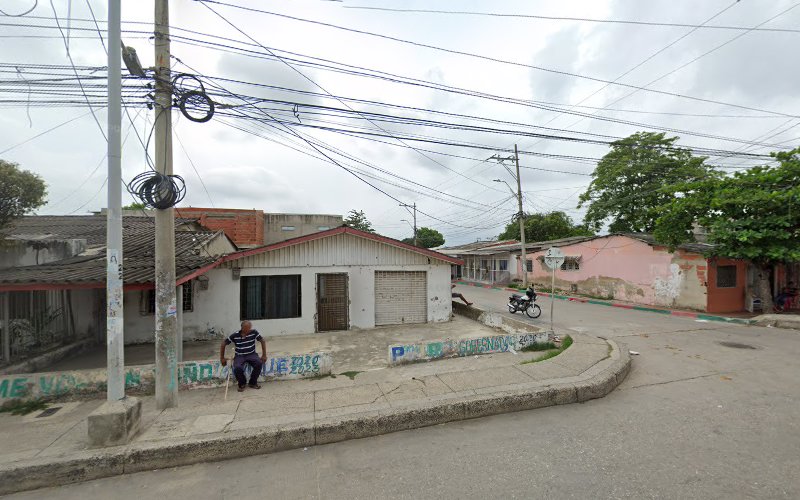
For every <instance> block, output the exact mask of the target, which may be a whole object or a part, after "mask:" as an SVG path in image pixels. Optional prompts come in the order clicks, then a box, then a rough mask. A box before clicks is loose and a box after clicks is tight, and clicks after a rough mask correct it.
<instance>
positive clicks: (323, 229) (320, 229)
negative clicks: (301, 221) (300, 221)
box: [317, 226, 331, 231]
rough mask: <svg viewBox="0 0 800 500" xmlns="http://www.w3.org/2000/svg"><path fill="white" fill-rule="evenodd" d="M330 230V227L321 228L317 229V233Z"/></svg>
mask: <svg viewBox="0 0 800 500" xmlns="http://www.w3.org/2000/svg"><path fill="white" fill-rule="evenodd" d="M330 228H331V227H330V226H319V227H318V228H317V231H327V230H328V229H330Z"/></svg>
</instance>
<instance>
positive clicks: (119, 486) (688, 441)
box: [10, 286, 800, 500]
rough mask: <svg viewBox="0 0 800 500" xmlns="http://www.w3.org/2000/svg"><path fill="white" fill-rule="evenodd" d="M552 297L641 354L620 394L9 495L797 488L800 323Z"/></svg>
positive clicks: (536, 494)
mask: <svg viewBox="0 0 800 500" xmlns="http://www.w3.org/2000/svg"><path fill="white" fill-rule="evenodd" d="M457 288H458V291H461V292H463V293H464V294H465V295H466V296H467V298H468V299H469V300H471V301H475V303H476V304H477V305H481V306H482V307H490V308H492V309H495V310H498V311H504V310H505V299H506V297H507V295H508V293H507V292H503V291H495V290H484V289H477V288H473V287H465V286H460V287H457ZM548 300H549V299H542V300H541V301H540V302H541V305H542V309H543V310H544V314H542V317H541V318H539V319H537V320H528V319H526V321H531V322H534V323H538V324H542V325H547V324H548V322H549V317H548V314H549V303H548ZM555 305H556V309H555V325H556V327H557V331H561V332H563V331H565V330H564V329H572V330H579V331H584V332H587V333H591V334H596V335H601V336H605V337H608V338H614V339H615V340H617V341H618V342H619V343H620V344H621V345H622V346H624V348H626V349H629V350H632V351H636V352H638V353H639V355H638V356H634V359H633V367H632V370H631V373H630V375H629V376H628V378H627V379H626V380H625V382H623V383H622V385H621V386H620V387H619V388H618V389H617V390H616V391H615V392H613V393H612V394H610V395H609V396H607V397H605V398H603V399H599V400H593V401H590V402H587V403H583V404H573V405H567V406H560V407H550V408H544V409H539V410H533V411H525V412H518V413H511V414H506V415H500V416H495V417H489V418H482V419H476V420H470V421H463V422H456V423H451V424H445V425H439V426H435V427H429V428H424V429H418V430H413V431H407V432H400V433H395V434H388V435H384V436H379V437H375V438H368V439H361V440H354V441H348V442H342V443H336V444H331V445H324V446H317V447H312V448H309V449H306V450H293V451H288V452H283V453H277V454H273V455H265V456H257V457H251V458H246V459H238V460H230V461H226V462H219V463H205V464H198V465H194V466H187V467H181V468H176V469H169V470H159V471H153V472H145V473H139V474H132V475H125V476H119V477H114V478H108V479H102V480H97V481H92V482H87V483H82V484H76V485H71V486H65V487H60V488H52V489H45V490H38V491H34V492H27V493H21V494H17V495H13V496H11V497H10V498H18V499H23V498H24V499H33V498H37V499H38V498H43V497H46V498H66V499H81V500H85V499H86V498H93V497H94V498H122V499H127V498H130V499H140V498H146V497H153V498H173V499H182V498H203V499H216V498H334V499H335V498H348V499H360V498H364V499H367V498H369V499H373V498H437V499H450V498H453V499H456V498H479V497H484V498H486V497H488V498H581V499H584V498H702V499H711V498H726V499H731V498H800V474H798V473H797V471H798V470H800V453H799V452H798V450H800V424H799V423H798V419H797V415H800V383H798V377H799V376H800V371H799V370H798V367H800V362H798V356H800V332H798V331H795V330H784V329H777V328H760V327H748V326H739V325H730V324H724V323H717V322H704V321H697V320H694V319H688V318H680V317H672V316H664V315H659V314H654V313H649V312H639V311H631V310H622V309H616V308H610V307H603V306H596V305H590V304H581V303H568V302H564V301H557V302H556V304H555ZM506 314H508V313H507V312H506ZM516 316H517V317H518V318H520V319H522V318H523V317H522V316H521V315H520V314H517V315H516ZM42 473H44V474H46V471H42Z"/></svg>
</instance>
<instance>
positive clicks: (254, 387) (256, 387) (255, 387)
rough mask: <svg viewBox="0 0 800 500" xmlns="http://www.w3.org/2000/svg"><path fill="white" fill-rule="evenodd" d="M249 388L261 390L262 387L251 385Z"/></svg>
mask: <svg viewBox="0 0 800 500" xmlns="http://www.w3.org/2000/svg"><path fill="white" fill-rule="evenodd" d="M248 387H249V388H251V389H261V386H260V385H258V384H249V385H248Z"/></svg>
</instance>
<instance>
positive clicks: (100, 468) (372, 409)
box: [0, 334, 630, 494]
mask: <svg viewBox="0 0 800 500" xmlns="http://www.w3.org/2000/svg"><path fill="white" fill-rule="evenodd" d="M573 338H574V340H575V342H574V344H573V345H572V346H571V347H570V348H569V349H567V350H566V351H564V352H563V353H562V354H560V355H559V356H556V357H555V358H552V359H549V360H546V361H542V362H537V363H530V364H520V363H521V362H522V361H527V360H530V359H533V358H535V357H539V356H541V354H542V353H541V352H539V353H518V354H513V353H498V354H490V355H482V356H470V357H463V358H454V359H446V360H439V361H434V362H429V363H419V364H411V365H405V366H401V367H394V368H384V369H376V370H370V371H365V372H360V373H350V376H347V375H336V376H335V378H334V377H326V378H321V379H315V380H293V381H282V382H271V383H268V384H264V385H263V388H262V389H261V390H253V389H248V390H246V391H245V392H243V393H238V392H236V389H235V384H232V389H231V390H230V392H229V393H228V396H227V400H226V399H225V390H224V388H217V389H203V390H193V391H187V392H181V393H180V399H179V401H180V402H179V404H180V406H179V407H178V408H172V409H168V410H164V411H158V410H156V409H155V401H154V398H153V397H152V396H147V397H143V398H142V399H143V416H142V429H141V431H140V433H139V434H138V436H137V437H136V438H135V440H134V441H133V442H132V443H130V444H128V445H126V446H118V447H111V448H102V449H88V448H87V444H86V442H87V438H86V434H87V431H86V417H87V416H88V415H89V413H91V412H92V411H93V410H94V409H95V408H97V407H98V406H99V405H100V404H102V401H100V400H93V401H88V402H76V403H61V404H54V405H53V407H60V408H61V409H59V410H58V411H56V412H55V413H54V414H52V415H50V416H38V415H39V414H40V413H41V412H34V413H32V414H30V415H27V416H24V417H23V416H12V415H10V414H7V413H4V414H0V441H2V443H3V447H2V449H0V494H5V493H10V492H14V491H22V490H28V489H35V488H40V487H43V486H53V485H58V484H66V483H70V482H77V481H86V480H90V479H95V478H100V477H106V476H110V475H117V474H123V473H132V472H138V471H142V470H152V469H158V468H165V467H174V466H179V465H188V464H192V463H197V462H207V461H214V460H224V459H229V458H237V457H242V456H251V455H255V454H263V453H271V452H276V451H281V450H286V449H292V448H300V447H308V446H314V445H319V444H325V443H332V442H336V441H342V440H346V439H355V438H361V437H368V436H374V435H378V434H384V433H388V432H395V431H400V430H407V429H414V428H418V427H424V426H429V425H435V424H439V423H445V422H450V421H455V420H462V419H469V418H477V417H482V416H488V415H494V414H499V413H505V412H511V411H519V410H526V409H533V408H540V407H544V406H551V405H556V404H568V403H574V402H582V401H586V400H589V399H593V398H597V397H602V396H605V395H606V394H608V393H609V392H611V391H612V390H613V389H614V388H615V387H616V386H617V385H618V384H619V383H620V382H622V380H623V379H624V378H625V376H626V375H627V373H628V370H629V368H630V357H629V356H628V353H627V351H625V352H622V351H620V349H619V347H618V346H617V344H616V343H614V342H613V341H606V340H604V339H600V338H596V337H592V336H589V335H586V334H575V335H573ZM336 372H337V373H341V371H340V370H339V369H338V368H337V369H336ZM351 377H352V378H351ZM42 471H46V473H43V472H42Z"/></svg>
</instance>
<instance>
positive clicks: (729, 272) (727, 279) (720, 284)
mask: <svg viewBox="0 0 800 500" xmlns="http://www.w3.org/2000/svg"><path fill="white" fill-rule="evenodd" d="M717 288H736V266H717Z"/></svg>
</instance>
